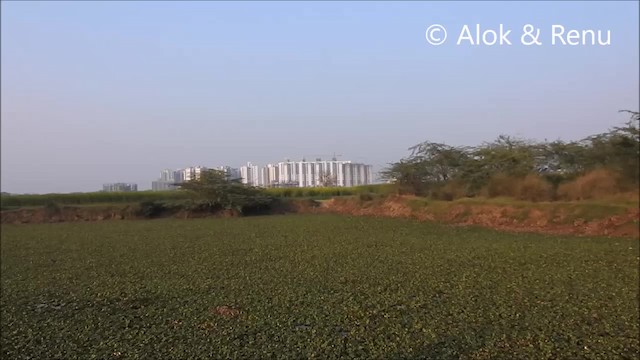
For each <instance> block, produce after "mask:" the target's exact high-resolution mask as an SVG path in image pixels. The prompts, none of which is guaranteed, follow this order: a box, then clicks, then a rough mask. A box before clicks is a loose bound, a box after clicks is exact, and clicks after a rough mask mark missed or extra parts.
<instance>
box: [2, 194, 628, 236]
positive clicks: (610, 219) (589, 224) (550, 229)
mask: <svg viewBox="0 0 640 360" xmlns="http://www.w3.org/2000/svg"><path fill="white" fill-rule="evenodd" d="M412 201H413V203H412ZM614 209H615V211H611V210H610V209H604V211H599V212H595V211H591V209H590V205H585V204H578V205H571V204H553V203H548V204H542V205H541V204H531V205H530V206H529V205H525V206H523V205H522V204H520V205H519V206H516V205H508V204H493V203H457V202H435V203H433V204H429V203H426V202H423V204H418V205H417V206H416V204H415V199H412V198H409V197H389V198H385V199H375V200H373V201H363V200H360V199H357V198H335V199H331V200H326V201H322V202H315V201H311V200H291V201H289V202H287V204H286V206H281V207H278V209H276V210H274V211H273V213H280V214H282V213H336V214H345V215H353V216H382V217H399V218H411V219H416V220H420V221H435V222H440V223H446V224H452V225H477V226H482V227H488V228H494V229H499V230H506V231H517V232H538V233H548V234H572V235H591V236H615V237H619V236H623V237H638V236H640V231H639V230H640V228H639V220H640V211H639V210H638V207H633V206H629V207H626V208H625V207H619V208H614ZM233 216H239V214H237V213H235V212H233V211H221V212H219V213H216V214H210V213H193V212H185V211H181V212H178V213H173V214H167V215H164V216H160V217H172V218H202V217H233ZM142 219H147V218H145V217H143V216H141V215H140V214H139V212H138V209H137V207H136V206H135V205H111V206H86V207H73V206H64V207H61V208H59V209H55V210H52V209H46V208H25V209H18V210H8V211H2V217H1V220H2V223H3V224H23V223H56V222H71V221H101V220H142Z"/></svg>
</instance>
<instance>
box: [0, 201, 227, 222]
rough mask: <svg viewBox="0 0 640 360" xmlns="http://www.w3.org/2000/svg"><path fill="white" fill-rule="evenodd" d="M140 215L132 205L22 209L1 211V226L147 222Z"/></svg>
mask: <svg viewBox="0 0 640 360" xmlns="http://www.w3.org/2000/svg"><path fill="white" fill-rule="evenodd" d="M233 216H239V214H238V213H237V212H234V211H227V210H225V211H220V212H218V213H215V214H212V213H202V212H190V211H179V212H176V213H171V214H168V215H161V216H158V217H171V218H178V219H191V218H204V217H233ZM148 219H149V217H145V216H143V215H141V214H140V212H139V208H138V207H136V206H133V205H121V206H116V205H110V206H64V207H61V208H59V209H54V210H52V209H47V208H43V207H39V208H24V209H16V210H4V211H2V217H1V221H2V223H3V224H42V223H58V222H74V221H102V220H148Z"/></svg>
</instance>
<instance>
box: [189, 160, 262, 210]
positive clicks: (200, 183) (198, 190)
mask: <svg viewBox="0 0 640 360" xmlns="http://www.w3.org/2000/svg"><path fill="white" fill-rule="evenodd" d="M178 186H180V187H181V188H182V189H183V190H187V191H189V192H191V193H192V194H193V195H194V198H195V199H196V200H197V201H198V203H199V204H201V205H203V206H205V207H206V208H208V209H220V208H222V209H233V210H236V211H238V212H240V213H242V212H245V211H246V210H248V209H257V208H262V207H267V206H269V205H270V204H271V203H272V201H273V198H272V197H271V196H269V195H267V194H266V193H265V192H264V190H262V189H259V188H257V187H253V186H248V185H245V184H243V183H242V181H241V180H240V179H230V178H229V177H228V176H227V174H226V172H225V171H222V170H213V169H210V170H205V171H203V172H201V173H200V177H199V178H197V179H195V180H191V181H187V182H184V183H180V184H178Z"/></svg>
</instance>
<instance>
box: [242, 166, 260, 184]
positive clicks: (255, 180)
mask: <svg viewBox="0 0 640 360" xmlns="http://www.w3.org/2000/svg"><path fill="white" fill-rule="evenodd" d="M240 177H241V178H242V183H243V184H247V185H250V186H260V173H259V172H258V166H257V165H253V164H252V163H250V162H248V163H247V165H245V166H241V167H240Z"/></svg>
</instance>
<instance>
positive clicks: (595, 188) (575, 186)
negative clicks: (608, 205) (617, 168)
mask: <svg viewBox="0 0 640 360" xmlns="http://www.w3.org/2000/svg"><path fill="white" fill-rule="evenodd" d="M619 182H620V175H619V174H618V173H615V172H612V171H609V170H606V169H598V170H594V171H591V172H588V173H586V174H584V175H582V176H580V177H578V178H577V179H575V180H573V181H571V182H568V183H565V184H562V185H560V186H559V187H558V197H559V198H561V199H564V200H589V199H598V198H603V197H608V196H611V195H616V194H619V193H621V192H623V191H624V189H622V188H621V187H620V184H619Z"/></svg>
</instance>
